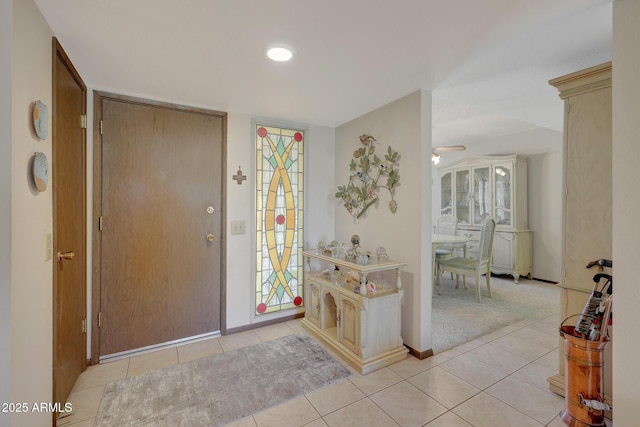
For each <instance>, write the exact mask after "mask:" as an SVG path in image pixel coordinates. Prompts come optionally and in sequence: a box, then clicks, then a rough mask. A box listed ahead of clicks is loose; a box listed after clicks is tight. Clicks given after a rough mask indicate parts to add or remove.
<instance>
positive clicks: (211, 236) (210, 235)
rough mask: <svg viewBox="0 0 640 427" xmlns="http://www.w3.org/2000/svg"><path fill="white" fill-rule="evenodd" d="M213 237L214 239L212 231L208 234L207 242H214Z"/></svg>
mask: <svg viewBox="0 0 640 427" xmlns="http://www.w3.org/2000/svg"><path fill="white" fill-rule="evenodd" d="M213 239H214V237H213V234H211V233H209V234H207V242H213Z"/></svg>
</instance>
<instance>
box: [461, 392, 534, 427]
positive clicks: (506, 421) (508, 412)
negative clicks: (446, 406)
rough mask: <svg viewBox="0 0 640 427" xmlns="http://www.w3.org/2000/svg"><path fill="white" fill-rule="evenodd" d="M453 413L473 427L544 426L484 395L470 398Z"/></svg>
mask: <svg viewBox="0 0 640 427" xmlns="http://www.w3.org/2000/svg"><path fill="white" fill-rule="evenodd" d="M453 412H454V413H455V414H456V415H458V416H459V417H460V418H462V419H464V420H465V421H467V422H468V423H469V424H471V425H472V426H474V427H496V426H505V427H541V426H543V425H544V424H541V423H539V422H538V421H536V420H534V419H533V418H531V417H528V416H527V415H525V414H523V413H522V412H520V411H518V410H516V409H514V408H512V407H511V406H509V405H507V404H506V403H504V402H502V401H501V400H498V399H496V398H495V397H492V396H490V395H488V394H486V393H480V394H478V395H476V396H474V397H472V398H471V399H469V400H467V401H466V402H464V403H463V404H461V405H460V406H458V407H457V408H454V409H453Z"/></svg>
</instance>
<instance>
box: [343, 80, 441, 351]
mask: <svg viewBox="0 0 640 427" xmlns="http://www.w3.org/2000/svg"><path fill="white" fill-rule="evenodd" d="M362 134H369V135H373V136H374V137H375V138H376V139H377V141H378V145H377V146H378V147H379V150H386V148H387V146H388V145H391V147H393V149H395V150H396V151H397V152H398V153H399V154H400V155H401V160H400V167H399V171H400V185H399V186H398V187H397V189H396V197H395V200H396V201H397V204H398V210H397V212H396V214H395V215H394V214H392V213H391V212H390V211H389V208H388V202H389V200H390V197H389V194H388V192H386V191H380V193H379V197H380V201H379V205H378V206H377V207H371V208H369V210H368V211H367V213H366V218H365V219H361V220H360V221H359V222H358V223H355V222H354V220H353V217H352V216H350V215H349V214H348V213H347V211H346V209H344V208H343V207H342V204H339V205H338V207H337V208H336V229H335V239H336V240H338V242H349V238H350V237H351V235H353V234H358V235H359V236H360V238H361V246H362V248H363V249H364V250H370V251H375V249H376V247H378V246H384V247H385V248H386V249H387V252H388V254H389V256H390V257H391V258H392V259H394V260H401V261H406V262H407V263H408V266H407V267H406V268H405V269H404V274H403V287H404V289H405V295H404V303H403V306H402V338H403V339H404V342H405V343H406V344H407V345H409V346H411V347H412V348H413V349H415V350H419V351H424V350H428V349H430V348H431V287H430V286H431V281H430V277H431V261H430V260H431V243H430V242H431V231H430V227H431V218H430V212H431V185H430V181H431V180H430V176H431V163H430V156H429V155H428V153H430V152H431V93H430V92H427V91H418V92H414V93H412V94H410V95H408V96H405V97H404V98H401V99H399V100H397V101H394V102H392V103H390V104H387V105H385V106H383V107H380V108H379V109H377V110H374V111H372V112H370V113H367V114H365V115H363V116H361V117H359V118H357V119H354V120H352V121H350V122H348V123H346V124H344V125H342V126H340V127H338V128H337V129H336V155H335V169H336V171H335V175H336V186H337V185H345V184H346V183H347V182H348V178H349V162H350V161H351V159H352V158H353V157H352V156H353V152H354V151H355V150H356V149H357V148H358V147H360V139H359V137H360V135H362ZM380 155H381V156H382V155H384V152H382V154H380ZM425 183H426V184H425ZM334 203H336V204H338V201H337V200H335V199H334Z"/></svg>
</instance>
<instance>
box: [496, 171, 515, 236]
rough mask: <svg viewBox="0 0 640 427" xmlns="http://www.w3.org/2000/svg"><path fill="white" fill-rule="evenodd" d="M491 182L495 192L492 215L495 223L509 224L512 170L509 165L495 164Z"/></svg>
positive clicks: (510, 217) (510, 222) (510, 216)
mask: <svg viewBox="0 0 640 427" xmlns="http://www.w3.org/2000/svg"><path fill="white" fill-rule="evenodd" d="M493 172H494V173H493V182H494V189H493V192H494V194H495V204H494V212H495V213H494V216H495V219H496V224H498V225H511V224H512V216H513V209H512V207H511V180H512V179H513V178H512V177H513V172H512V168H511V165H509V164H506V165H496V166H495V167H494V168H493Z"/></svg>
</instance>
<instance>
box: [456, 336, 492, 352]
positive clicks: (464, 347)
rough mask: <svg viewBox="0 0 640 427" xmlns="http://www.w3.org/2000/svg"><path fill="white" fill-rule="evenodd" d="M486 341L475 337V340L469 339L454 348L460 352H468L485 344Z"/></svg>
mask: <svg viewBox="0 0 640 427" xmlns="http://www.w3.org/2000/svg"><path fill="white" fill-rule="evenodd" d="M484 344H485V342H484V341H481V340H479V339H475V340H471V341H467V342H466V343H464V344H460V345H459V346H456V347H454V349H455V350H456V351H459V352H460V353H466V352H468V351H471V350H473V349H474V348H478V347H480V346H482V345H484Z"/></svg>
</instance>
